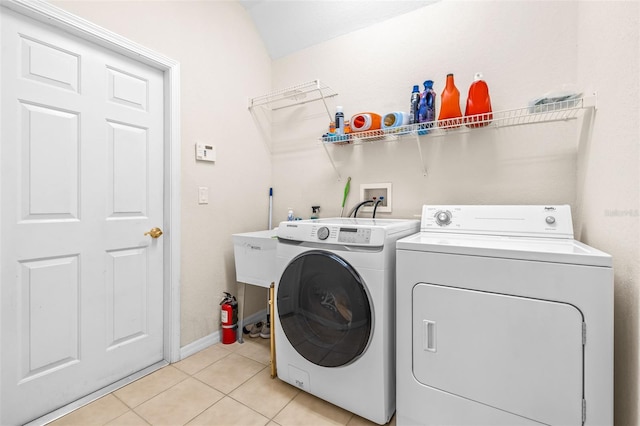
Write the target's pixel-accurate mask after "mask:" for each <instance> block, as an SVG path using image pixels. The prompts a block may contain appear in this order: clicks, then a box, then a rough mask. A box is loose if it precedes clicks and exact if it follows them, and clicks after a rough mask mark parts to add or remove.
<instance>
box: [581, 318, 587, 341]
mask: <svg viewBox="0 0 640 426" xmlns="http://www.w3.org/2000/svg"><path fill="white" fill-rule="evenodd" d="M586 344H587V323H586V322H583V323H582V346H585V345H586Z"/></svg>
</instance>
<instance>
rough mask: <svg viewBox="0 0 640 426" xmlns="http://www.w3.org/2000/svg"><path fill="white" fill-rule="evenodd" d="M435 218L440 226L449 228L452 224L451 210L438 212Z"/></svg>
mask: <svg viewBox="0 0 640 426" xmlns="http://www.w3.org/2000/svg"><path fill="white" fill-rule="evenodd" d="M434 217H435V218H436V223H437V224H438V225H439V226H447V225H449V224H450V223H451V212H450V211H449V210H438V211H437V212H436V214H435V216H434Z"/></svg>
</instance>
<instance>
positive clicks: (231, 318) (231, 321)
mask: <svg viewBox="0 0 640 426" xmlns="http://www.w3.org/2000/svg"><path fill="white" fill-rule="evenodd" d="M220 306H221V309H220V322H221V323H222V343H224V344H225V345H230V344H231V343H234V342H235V341H236V330H237V328H238V301H237V300H236V298H235V296H232V295H231V294H229V293H227V292H225V293H224V298H223V299H222V302H220Z"/></svg>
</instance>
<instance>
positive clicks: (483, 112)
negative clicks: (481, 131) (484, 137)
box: [464, 72, 493, 127]
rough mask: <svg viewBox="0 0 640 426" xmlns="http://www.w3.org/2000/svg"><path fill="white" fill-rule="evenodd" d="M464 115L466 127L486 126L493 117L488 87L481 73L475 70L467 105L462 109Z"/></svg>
mask: <svg viewBox="0 0 640 426" xmlns="http://www.w3.org/2000/svg"><path fill="white" fill-rule="evenodd" d="M464 115H465V118H464V122H465V124H466V125H467V127H482V126H486V125H488V124H489V123H491V119H493V114H492V113H491V99H490V98H489V87H487V83H486V82H485V81H484V80H483V79H482V73H479V72H477V73H476V75H475V76H474V78H473V83H471V86H469V96H468V97H467V107H466V108H465V110H464Z"/></svg>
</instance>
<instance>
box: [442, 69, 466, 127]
mask: <svg viewBox="0 0 640 426" xmlns="http://www.w3.org/2000/svg"><path fill="white" fill-rule="evenodd" d="M441 120H444V121H442V122H441ZM438 121H439V123H438V127H443V128H454V127H459V126H460V124H462V111H461V110H460V91H458V89H457V88H456V85H455V84H454V83H453V74H447V83H446V85H445V87H444V90H443V91H442V95H441V102H440V114H439V115H438Z"/></svg>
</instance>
